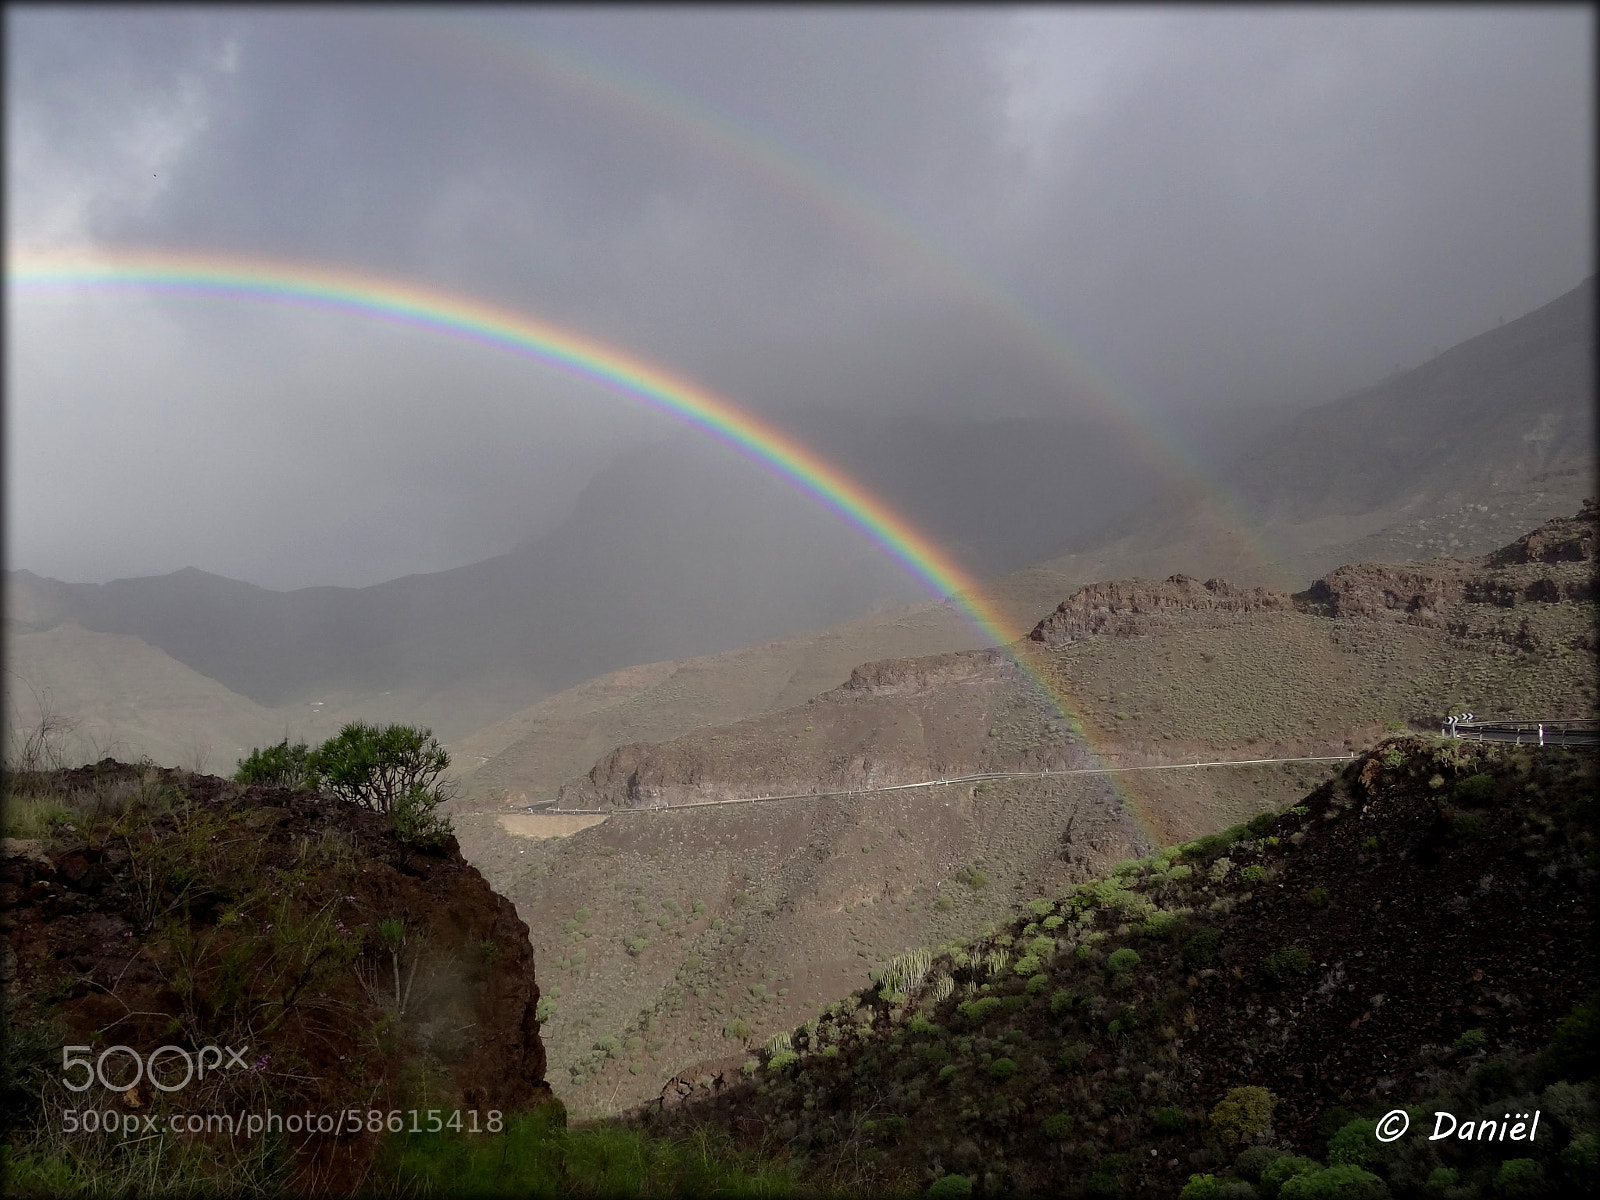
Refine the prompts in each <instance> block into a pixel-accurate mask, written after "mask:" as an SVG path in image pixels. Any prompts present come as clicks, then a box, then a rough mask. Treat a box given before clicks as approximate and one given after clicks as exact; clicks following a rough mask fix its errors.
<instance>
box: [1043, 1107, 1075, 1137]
mask: <svg viewBox="0 0 1600 1200" xmlns="http://www.w3.org/2000/svg"><path fill="white" fill-rule="evenodd" d="M1039 1128H1040V1129H1041V1130H1043V1131H1044V1135H1045V1137H1047V1138H1049V1139H1050V1140H1051V1141H1052V1142H1064V1141H1066V1140H1067V1139H1068V1138H1069V1137H1071V1136H1072V1114H1071V1113H1064V1112H1058V1113H1052V1114H1051V1115H1050V1116H1048V1117H1046V1118H1045V1119H1044V1121H1043V1123H1042V1124H1041V1125H1040V1126H1039Z"/></svg>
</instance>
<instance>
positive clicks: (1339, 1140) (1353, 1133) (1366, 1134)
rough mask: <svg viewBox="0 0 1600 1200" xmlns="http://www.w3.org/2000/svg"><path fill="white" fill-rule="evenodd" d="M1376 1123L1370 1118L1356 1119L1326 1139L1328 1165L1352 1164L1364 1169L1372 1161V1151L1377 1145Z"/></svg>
mask: <svg viewBox="0 0 1600 1200" xmlns="http://www.w3.org/2000/svg"><path fill="white" fill-rule="evenodd" d="M1377 1131H1378V1122H1377V1121H1376V1120H1374V1119H1373V1118H1371V1117H1357V1118H1356V1119H1355V1120H1354V1121H1351V1122H1349V1123H1348V1124H1346V1125H1344V1126H1343V1127H1342V1128H1341V1129H1340V1130H1339V1132H1338V1133H1336V1134H1334V1135H1333V1136H1332V1137H1331V1138H1329V1139H1328V1165H1329V1166H1339V1165H1341V1164H1343V1163H1353V1164H1354V1165H1356V1166H1358V1167H1364V1166H1366V1165H1367V1163H1368V1162H1369V1161H1371V1159H1372V1150H1373V1147H1375V1146H1376V1145H1377V1144H1378V1137H1377Z"/></svg>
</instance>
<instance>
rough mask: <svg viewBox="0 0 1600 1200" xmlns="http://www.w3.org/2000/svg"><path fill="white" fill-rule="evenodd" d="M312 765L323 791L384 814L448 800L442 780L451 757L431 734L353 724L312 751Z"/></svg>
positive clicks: (395, 726) (426, 730)
mask: <svg viewBox="0 0 1600 1200" xmlns="http://www.w3.org/2000/svg"><path fill="white" fill-rule="evenodd" d="M308 765H309V766H310V768H311V770H312V771H314V772H315V773H316V776H317V778H318V780H319V782H320V785H321V790H322V791H325V792H328V793H329V794H331V795H333V796H336V797H338V798H339V799H340V800H346V801H349V802H350V803H352V804H360V805H362V806H363V807H366V808H370V809H373V810H374V811H376V812H382V813H386V812H389V811H391V810H392V809H393V808H394V807H395V804H396V802H397V801H401V800H402V798H404V799H405V800H406V802H407V803H406V804H404V805H402V807H411V808H415V807H416V805H417V804H419V803H421V804H423V805H424V807H427V808H428V809H429V810H430V811H431V808H432V806H433V805H436V804H438V803H439V802H440V801H441V800H443V799H445V795H444V792H443V788H442V785H441V784H440V783H439V776H440V775H441V774H443V773H444V771H445V769H446V768H447V767H449V765H450V755H449V754H447V753H446V752H445V751H444V748H443V747H441V746H440V745H439V742H438V739H437V738H435V737H434V736H433V731H432V730H430V729H414V728H412V727H411V726H409V725H383V726H378V725H368V724H365V723H364V722H361V721H352V722H351V723H350V724H348V725H346V726H345V727H344V728H343V729H341V730H340V731H339V732H338V734H337V735H336V736H334V737H331V738H329V739H328V740H327V741H325V742H323V743H322V745H320V746H318V747H317V748H316V749H315V750H314V751H312V752H311V754H310V756H309V764H308ZM428 799H431V801H432V803H431V804H428V803H427V800H428Z"/></svg>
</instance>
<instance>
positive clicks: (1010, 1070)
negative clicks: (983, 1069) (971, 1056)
mask: <svg viewBox="0 0 1600 1200" xmlns="http://www.w3.org/2000/svg"><path fill="white" fill-rule="evenodd" d="M1016 1073H1017V1064H1016V1062H1015V1061H1013V1060H1012V1059H1009V1058H997V1059H995V1060H994V1061H993V1062H992V1063H990V1064H989V1074H990V1076H991V1077H992V1078H994V1079H1010V1078H1011V1077H1012V1076H1013V1075H1015V1074H1016Z"/></svg>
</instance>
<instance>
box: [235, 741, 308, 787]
mask: <svg viewBox="0 0 1600 1200" xmlns="http://www.w3.org/2000/svg"><path fill="white" fill-rule="evenodd" d="M238 768H239V769H238V770H236V771H235V772H234V773H233V778H234V782H235V783H243V784H258V785H260V786H261V787H274V788H290V789H292V790H294V791H315V790H316V788H317V773H316V771H315V770H314V769H313V768H312V766H311V749H310V747H309V746H307V745H306V744H305V743H304V742H300V743H299V744H298V745H294V746H291V745H289V739H288V738H284V739H283V741H281V742H279V743H278V744H277V745H276V746H267V747H265V748H260V747H258V748H256V749H254V750H252V751H250V755H249V757H248V758H241V759H240V760H239V763H238Z"/></svg>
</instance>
